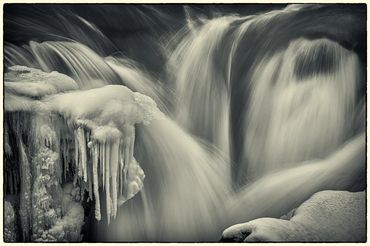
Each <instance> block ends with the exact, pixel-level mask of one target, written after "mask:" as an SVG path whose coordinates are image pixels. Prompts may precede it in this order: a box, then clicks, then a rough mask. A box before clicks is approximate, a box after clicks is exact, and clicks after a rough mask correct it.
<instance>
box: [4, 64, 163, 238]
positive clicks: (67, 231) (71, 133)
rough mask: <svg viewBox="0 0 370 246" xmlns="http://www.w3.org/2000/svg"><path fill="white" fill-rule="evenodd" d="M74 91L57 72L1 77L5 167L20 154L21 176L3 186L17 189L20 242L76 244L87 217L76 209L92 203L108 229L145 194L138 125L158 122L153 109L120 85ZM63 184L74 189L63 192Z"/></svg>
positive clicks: (20, 70)
mask: <svg viewBox="0 0 370 246" xmlns="http://www.w3.org/2000/svg"><path fill="white" fill-rule="evenodd" d="M77 89H78V87H77V84H76V83H75V82H74V81H73V80H72V79H70V78H69V77H67V76H65V75H62V74H60V73H57V72H52V73H44V72H41V71H40V70H37V69H33V68H27V67H21V66H13V67H10V68H9V73H6V74H5V102H6V103H5V110H6V113H7V117H6V118H7V119H8V120H7V121H9V122H6V124H5V126H6V127H5V136H6V139H5V145H6V146H5V147H6V148H5V150H6V151H5V152H6V156H8V159H7V160H9V162H10V161H11V160H12V157H14V155H13V154H12V153H13V152H16V153H18V156H19V157H18V159H17V160H15V162H18V166H19V171H20V178H19V177H18V176H17V175H14V172H12V173H11V175H7V177H6V180H7V183H10V185H7V187H8V186H9V190H11V192H10V193H17V192H16V191H17V187H18V183H20V185H19V186H20V191H19V195H20V209H19V214H20V220H21V229H22V238H23V239H24V240H32V241H79V240H80V230H81V226H82V224H83V219H84V215H83V208H82V207H81V205H80V204H79V203H77V202H89V201H94V203H95V218H96V219H97V220H101V219H102V218H106V220H107V222H108V223H110V219H111V217H113V218H115V217H116V214H117V211H118V207H119V206H120V205H122V204H123V203H124V202H125V201H126V200H128V199H130V198H132V197H133V196H134V195H135V194H136V193H138V192H139V191H140V190H141V189H142V187H143V179H144V177H145V175H144V172H143V170H142V169H141V167H140V166H139V164H138V163H137V161H136V160H135V158H134V143H135V124H137V123H143V124H149V123H150V121H151V120H152V119H159V118H161V117H162V113H161V112H160V111H159V110H158V109H157V107H156V104H155V102H154V101H153V100H152V99H151V98H149V97H147V96H145V95H142V94H140V93H134V92H132V91H131V90H129V89H128V88H127V87H124V86H118V85H109V86H105V87H102V88H95V89H90V90H84V91H80V90H77ZM16 146H18V147H17V149H14V148H15V147H16ZM13 159H14V158H13ZM8 166H10V165H8ZM67 182H73V186H74V187H75V188H71V189H69V188H65V189H67V190H68V189H69V190H70V191H69V192H65V191H64V192H62V188H61V184H65V183H67ZM66 187H70V185H68V186H66ZM76 188H77V190H76ZM85 191H86V193H85ZM101 192H104V193H105V195H104V197H105V201H104V202H105V206H102V204H101V203H102V202H103V201H101V199H100V194H101ZM85 194H87V198H86V199H87V201H85V200H84V195H85ZM66 201H67V202H66ZM101 207H106V211H105V212H106V213H104V214H102V212H101Z"/></svg>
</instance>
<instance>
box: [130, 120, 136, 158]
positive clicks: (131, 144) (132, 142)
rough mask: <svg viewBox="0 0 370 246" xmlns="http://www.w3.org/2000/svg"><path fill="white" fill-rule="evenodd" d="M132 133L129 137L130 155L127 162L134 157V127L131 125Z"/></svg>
mask: <svg viewBox="0 0 370 246" xmlns="http://www.w3.org/2000/svg"><path fill="white" fill-rule="evenodd" d="M131 129H132V133H131V138H130V157H129V162H131V161H132V159H133V158H134V146H135V127H133V126H132V128H131Z"/></svg>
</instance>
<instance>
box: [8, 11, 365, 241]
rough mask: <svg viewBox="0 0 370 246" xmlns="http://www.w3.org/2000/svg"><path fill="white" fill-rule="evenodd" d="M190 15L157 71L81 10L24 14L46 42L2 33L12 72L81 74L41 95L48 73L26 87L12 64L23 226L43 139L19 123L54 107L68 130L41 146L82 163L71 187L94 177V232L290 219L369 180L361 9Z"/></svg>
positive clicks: (147, 236) (11, 107)
mask: <svg viewBox="0 0 370 246" xmlns="http://www.w3.org/2000/svg"><path fill="white" fill-rule="evenodd" d="M153 8H154V7H153ZM149 9H150V8H149ZM189 11H191V10H190V7H186V8H185V13H184V16H185V18H186V19H184V21H183V28H181V29H179V30H178V32H177V34H176V35H174V36H173V37H172V38H171V40H167V39H169V38H168V36H170V34H169V33H165V35H163V37H162V38H163V39H165V41H163V40H162V39H159V40H157V42H158V44H157V45H158V47H162V49H163V50H159V51H158V53H160V54H158V57H155V58H153V60H156V59H157V58H158V59H157V60H158V61H161V59H162V58H163V59H165V60H166V62H165V64H161V66H160V67H163V71H161V73H153V71H152V70H150V66H153V67H157V65H158V64H143V62H142V61H140V60H133V58H131V57H129V56H128V55H127V54H125V52H120V51H118V52H117V49H119V48H117V47H122V46H124V45H125V44H120V45H116V43H115V42H118V41H117V38H116V37H115V39H114V40H116V41H114V40H113V39H112V40H110V39H109V35H108V34H107V36H106V33H104V30H100V29H99V27H98V25H95V24H94V23H93V22H90V21H88V20H86V19H84V18H82V17H80V16H78V15H75V14H73V13H72V12H73V11H72V10H71V13H70V12H68V11H67V12H61V13H60V15H58V17H57V19H58V20H59V21H60V23H59V24H55V25H52V24H49V23H46V24H43V23H41V22H38V21H32V20H31V19H32V18H31V19H28V18H26V19H22V21H20V22H14V23H18V24H19V25H20V26H21V27H23V25H24V24H25V23H27V24H30V25H31V26H32V28H31V29H32V30H37V29H39V30H40V31H39V33H40V36H41V37H43V39H31V40H27V44H23V45H22V46H21V45H15V44H12V43H7V42H6V43H5V48H4V58H5V59H4V62H5V66H6V69H8V70H9V71H8V72H9V73H8V74H10V72H14V71H15V70H16V69H20V68H21V67H20V66H16V67H14V66H15V65H22V66H27V67H30V68H29V70H30V71H31V72H35V71H39V70H37V69H40V70H42V71H43V72H46V73H48V74H49V75H53V76H59V77H58V78H62V77H60V75H61V74H63V75H62V76H65V75H67V76H69V77H70V78H72V79H73V80H74V81H73V80H72V79H70V78H68V77H67V76H65V77H66V78H64V79H65V80H66V81H64V82H63V81H60V83H58V81H56V80H55V79H54V80H53V82H52V83H51V84H50V85H48V86H50V87H47V88H51V89H50V90H45V91H44V90H42V89H43V87H42V86H45V85H46V84H42V83H41V82H40V83H38V85H40V87H37V86H34V84H35V83H34V82H35V81H30V83H23V84H21V85H19V84H20V83H19V84H17V83H14V82H15V81H12V79H13V78H12V77H11V76H7V75H6V76H5V80H6V82H5V86H6V90H5V92H6V96H5V106H6V109H8V111H12V113H13V114H16V115H18V117H17V118H16V120H14V119H13V120H14V122H12V123H14V124H8V125H7V127H9V128H11V129H12V130H9V131H8V130H7V131H6V135H5V137H6V139H5V140H6V143H7V144H6V146H5V147H6V152H7V155H8V157H7V158H8V159H11V158H12V157H11V153H12V152H13V153H19V155H20V157H19V162H20V163H19V166H20V168H21V172H20V176H21V177H20V179H21V180H20V181H18V183H21V184H20V192H21V193H22V195H21V204H20V205H21V210H20V213H21V215H22V220H21V223H22V227H24V228H28V227H29V224H30V221H28V219H27V218H26V217H27V216H26V214H27V213H29V212H28V210H29V206H30V205H29V204H28V203H27V197H25V196H29V194H28V193H30V192H31V191H28V190H26V189H28V188H30V187H25V186H27V184H28V183H29V180H28V179H27V171H28V169H30V167H29V160H30V161H31V159H32V156H29V155H30V153H32V151H29V149H30V150H32V148H36V147H35V146H27V144H26V143H24V140H22V137H20V136H19V137H18V136H17V138H16V140H12V137H13V138H14V136H13V135H12V134H10V133H11V132H16V131H17V129H18V128H22V129H23V131H22V134H23V135H27V134H33V135H37V134H41V135H42V134H46V133H47V132H48V131H47V129H41V128H40V129H39V128H37V127H36V123H35V124H34V129H32V131H30V133H27V131H25V130H26V128H27V125H26V124H25V123H24V126H23V122H22V121H26V120H25V118H26V117H25V116H24V115H22V113H24V112H23V111H25V112H28V111H31V114H32V113H35V112H36V113H40V111H41V112H43V113H45V112H46V113H47V114H48V113H50V114H56V115H55V119H56V120H55V119H54V120H52V121H50V122H49V124H50V125H53V126H55V128H56V129H58V131H57V133H56V134H59V135H58V136H46V137H47V138H45V139H44V138H43V139H42V141H44V142H45V141H46V142H45V143H44V142H42V143H39V145H43V144H46V145H47V147H48V148H50V149H52V150H53V151H55V152H56V153H57V154H58V158H55V159H56V160H55V163H54V162H53V163H54V165H59V166H58V167H59V168H60V170H59V169H58V170H55V172H57V171H58V175H57V176H58V178H59V176H60V180H59V181H60V182H61V183H63V182H66V180H68V181H71V177H68V175H71V173H72V172H73V171H74V172H75V173H74V174H73V175H72V176H74V177H72V179H74V185H76V184H82V186H83V187H82V188H81V190H80V191H79V192H78V196H79V199H77V200H83V195H84V193H83V190H84V189H85V190H86V192H87V196H88V199H89V201H90V202H91V201H93V205H94V206H92V207H93V211H94V212H93V213H91V214H93V216H92V217H93V219H94V222H93V223H91V225H89V226H90V227H89V229H87V230H91V231H93V230H94V231H95V232H96V233H92V232H91V231H88V232H89V233H90V235H91V234H94V236H93V238H95V239H97V240H98V241H120V242H122V241H127V242H135V241H136V242H142V241H151V242H153V241H160V242H163V241H166V242H167V241H169V242H174V241H175V242H179V241H185V242H188V241H196V242H198V241H202V242H204V241H216V240H218V239H220V237H221V233H222V231H223V230H224V229H225V228H226V227H228V226H231V225H233V224H235V223H242V222H246V221H248V220H251V219H255V218H259V217H264V216H272V217H280V216H282V215H283V214H284V213H286V212H289V211H290V210H291V209H293V208H295V207H297V206H298V205H300V204H301V203H302V202H303V201H305V200H306V199H308V198H309V197H310V196H311V195H312V194H313V193H315V192H318V191H321V190H324V189H334V190H335V189H350V188H351V187H352V186H353V185H356V184H358V183H361V180H360V179H359V178H358V177H359V176H361V174H363V173H364V164H365V159H364V158H365V144H364V134H363V132H364V128H365V124H364V121H365V112H366V99H365V97H364V92H363V91H361V90H362V89H363V88H364V84H366V83H365V82H364V81H365V78H364V60H363V58H362V57H361V56H360V55H359V50H361V48H362V46H361V45H363V44H358V43H356V42H357V41H356V40H361V37H362V36H361V35H360V34H358V33H359V32H361V31H363V30H362V29H361V28H360V27H358V26H356V25H355V24H356V23H357V22H356V21H358V20H359V19H361V18H360V17H361V14H362V12H361V11H359V12H360V13H358V12H356V11H357V10H356V11H355V13H351V11H348V9H345V8H343V7H338V6H334V7H332V8H331V7H328V6H320V5H289V6H287V7H286V8H282V9H276V10H272V11H269V12H262V13H258V14H254V15H248V16H239V15H231V14H227V15H221V14H220V16H217V17H214V16H213V17H212V18H207V17H204V16H202V18H197V17H194V15H193V14H190V12H189ZM139 12H140V11H139ZM357 14H359V15H357ZM66 16H67V17H68V16H69V17H71V19H70V20H69V19H68V18H66ZM140 16H143V17H146V18H149V20H146V19H145V20H141V21H144V22H145V24H146V25H148V23H150V17H148V16H146V15H145V14H142V15H140ZM358 16H360V17H358ZM157 17H158V19H159V20H161V21H163V22H166V21H164V20H162V19H161V18H165V20H167V21H169V19H167V18H169V17H168V16H167V15H165V14H162V13H160V12H158V16H157ZM345 17H348V18H345ZM48 18H49V17H48ZM130 18H133V17H130ZM339 19H341V21H339V22H338V20H339ZM361 20H362V19H361ZM102 22H103V24H104V21H102ZM99 23H100V24H101V25H103V24H102V23H101V22H99ZM338 23H339V24H338ZM108 24H109V23H108ZM115 24H116V25H118V26H119V25H120V23H115ZM157 24H158V23H157ZM166 25H170V24H169V23H166ZM149 26H150V25H149ZM67 27H69V28H70V30H69V29H68V28H67ZM115 27H116V26H115ZM349 27H353V28H349ZM58 29H60V30H58ZM48 32H50V35H47V33H48ZM80 32H81V36H79V33H80ZM107 33H109V30H108V31H107ZM112 35H113V34H112ZM114 35H117V32H115V33H114ZM122 35H125V33H122ZM94 36H96V40H94ZM45 37H47V38H45ZM51 37H53V38H51ZM122 42H124V41H122ZM168 43H170V45H168ZM165 44H166V45H165ZM108 51H109V52H108ZM143 51H144V53H145V47H143V50H142V51H140V52H139V51H138V54H142V52H143ZM163 51H164V52H163ZM126 53H128V52H126ZM143 60H145V59H144V58H143ZM31 68H32V69H31ZM53 71H57V72H59V73H60V74H59V75H58V73H56V72H53ZM6 72H7V70H6ZM35 73H36V72H35ZM20 74H21V73H20ZM39 74H41V72H40V73H39ZM19 76H25V77H26V76H27V74H26V73H24V74H23V75H22V74H21V75H19ZM48 78H50V77H48ZM68 80H71V81H68ZM31 82H32V83H31ZM62 82H63V83H65V85H63V84H62ZM67 82H69V84H67ZM67 85H68V87H67ZM22 86H24V88H25V89H24V90H22V88H21V87H22ZM58 86H59V87H60V88H59V87H58ZM54 87H55V88H59V89H55V88H54ZM31 89H33V90H31ZM54 89H55V90H54ZM140 93H141V94H144V95H146V96H144V95H141V94H140ZM148 97H150V98H148ZM143 105H144V106H148V109H146V110H143V108H145V107H144V106H143ZM141 106H143V107H141ZM156 106H158V109H159V110H158V109H157V108H156ZM153 108H155V109H156V113H157V114H158V115H161V117H159V116H158V117H155V116H153V115H152V114H151V112H149V111H150V110H151V109H153ZM139 109H141V110H143V112H141V111H140V112H139ZM153 110H154V109H153ZM160 111H161V112H160ZM162 113H163V115H162ZM46 117H47V115H46ZM58 121H60V122H58ZM149 122H150V124H148V123H149ZM141 123H143V124H141ZM63 129H64V130H63ZM8 132H9V133H8ZM46 135H47V134H46ZM23 137H24V136H23ZM33 137H34V138H35V139H36V137H35V136H33ZM55 139H58V140H60V141H56V142H55ZM14 143H16V144H14ZM14 145H15V146H16V147H17V149H16V150H15V151H14V150H12V149H11V148H14ZM35 151H37V150H35ZM13 155H14V154H13ZM46 155H47V154H46ZM45 158H46V157H45ZM31 163H33V162H31ZM72 164H73V165H75V166H73V165H72ZM139 164H140V166H139ZM72 166H73V167H74V168H72ZM128 166H129V167H130V168H129V170H128V169H127V167H128ZM124 168H126V169H124ZM141 169H142V170H141ZM144 173H145V175H144ZM59 174H60V175H59ZM62 174H63V175H62ZM24 177H26V178H24ZM144 177H145V179H144ZM130 178H132V179H133V180H130ZM8 179H9V181H6V182H11V183H12V184H11V185H9V184H6V185H7V187H9V189H11V194H13V193H17V182H16V181H15V180H12V179H13V176H9V177H7V180H8ZM136 181H137V182H136ZM13 183H14V184H13ZM127 184H130V185H127ZM58 187H59V186H58ZM64 188H65V187H64ZM235 188H236V189H235ZM13 190H14V191H13ZM137 192H139V194H136V193H137ZM70 193H71V192H70ZM71 194H72V193H71ZM23 217H24V218H23ZM95 219H96V220H95ZM106 222H107V223H106ZM57 225H58V223H57ZM23 233H24V238H29V235H28V233H29V232H28V231H23Z"/></svg>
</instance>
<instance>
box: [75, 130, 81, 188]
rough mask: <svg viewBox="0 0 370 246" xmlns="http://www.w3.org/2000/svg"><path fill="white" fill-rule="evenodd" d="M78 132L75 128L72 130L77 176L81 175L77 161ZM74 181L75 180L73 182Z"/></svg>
mask: <svg viewBox="0 0 370 246" xmlns="http://www.w3.org/2000/svg"><path fill="white" fill-rule="evenodd" d="M77 134H78V132H77V130H74V137H75V166H76V173H75V174H76V175H77V174H78V176H79V177H80V176H82V175H81V174H82V173H81V167H80V162H79V159H78V156H79V147H78V146H79V144H78V136H77ZM74 183H75V182H74Z"/></svg>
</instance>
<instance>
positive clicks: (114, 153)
mask: <svg viewBox="0 0 370 246" xmlns="http://www.w3.org/2000/svg"><path fill="white" fill-rule="evenodd" d="M118 154H119V140H116V141H115V142H114V143H113V144H112V149H111V161H110V165H111V170H110V173H111V176H112V193H113V194H112V197H113V201H112V202H113V211H112V213H113V216H114V218H116V214H117V195H118V191H117V171H118Z"/></svg>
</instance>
